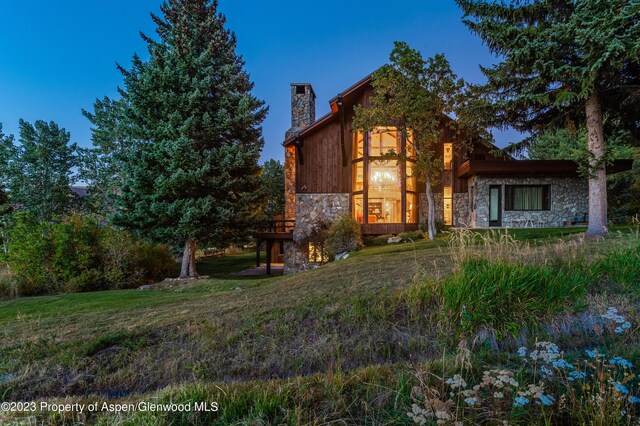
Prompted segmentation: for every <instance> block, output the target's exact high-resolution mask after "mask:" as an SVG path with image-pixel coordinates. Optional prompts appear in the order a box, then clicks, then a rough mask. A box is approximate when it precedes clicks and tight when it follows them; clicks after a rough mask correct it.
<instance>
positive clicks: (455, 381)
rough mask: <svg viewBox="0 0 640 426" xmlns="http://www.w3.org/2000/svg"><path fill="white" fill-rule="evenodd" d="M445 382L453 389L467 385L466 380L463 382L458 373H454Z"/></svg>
mask: <svg viewBox="0 0 640 426" xmlns="http://www.w3.org/2000/svg"><path fill="white" fill-rule="evenodd" d="M447 384H448V385H449V386H451V387H452V388H453V389H457V388H466V387H467V382H465V381H464V379H463V378H462V376H461V375H459V374H456V375H455V376H453V378H451V379H449V380H447Z"/></svg>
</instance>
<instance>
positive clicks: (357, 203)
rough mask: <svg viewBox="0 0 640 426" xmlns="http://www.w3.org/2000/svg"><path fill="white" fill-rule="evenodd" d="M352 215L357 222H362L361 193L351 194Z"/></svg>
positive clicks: (362, 199) (362, 202)
mask: <svg viewBox="0 0 640 426" xmlns="http://www.w3.org/2000/svg"><path fill="white" fill-rule="evenodd" d="M352 203H353V217H355V218H356V221H358V223H364V196H363V195H362V194H359V195H354V196H353V201H352Z"/></svg>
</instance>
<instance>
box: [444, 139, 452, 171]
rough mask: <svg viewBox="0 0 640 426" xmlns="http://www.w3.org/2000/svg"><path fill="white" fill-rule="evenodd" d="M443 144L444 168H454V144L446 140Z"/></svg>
mask: <svg viewBox="0 0 640 426" xmlns="http://www.w3.org/2000/svg"><path fill="white" fill-rule="evenodd" d="M443 145H444V152H443V159H444V169H445V170H451V169H452V168H453V144H452V143H451V142H445V143H444V144H443Z"/></svg>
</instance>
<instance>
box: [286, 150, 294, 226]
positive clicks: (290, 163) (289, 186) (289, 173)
mask: <svg viewBox="0 0 640 426" xmlns="http://www.w3.org/2000/svg"><path fill="white" fill-rule="evenodd" d="M284 218H285V219H286V220H295V218H296V149H295V147H293V146H288V147H286V148H285V150H284Z"/></svg>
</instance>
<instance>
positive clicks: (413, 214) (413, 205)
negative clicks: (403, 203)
mask: <svg viewBox="0 0 640 426" xmlns="http://www.w3.org/2000/svg"><path fill="white" fill-rule="evenodd" d="M407 223H418V197H417V196H416V195H415V194H407Z"/></svg>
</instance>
